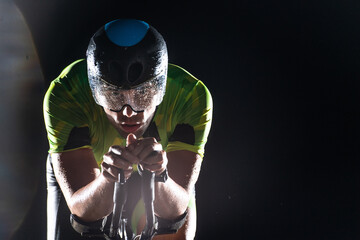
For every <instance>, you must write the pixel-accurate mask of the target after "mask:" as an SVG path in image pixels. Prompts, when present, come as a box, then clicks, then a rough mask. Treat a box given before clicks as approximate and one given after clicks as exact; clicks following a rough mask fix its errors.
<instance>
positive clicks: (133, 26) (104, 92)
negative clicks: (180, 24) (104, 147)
mask: <svg viewBox="0 0 360 240" xmlns="http://www.w3.org/2000/svg"><path fill="white" fill-rule="evenodd" d="M86 55H87V67H88V78H89V84H90V88H91V91H92V94H93V97H94V99H95V101H96V103H97V104H99V105H100V106H103V107H106V108H108V109H111V110H113V111H119V110H121V109H122V108H123V107H124V106H125V105H129V106H131V108H132V109H133V110H134V111H143V110H144V109H146V108H147V107H149V106H151V105H152V104H156V106H157V105H159V104H160V103H161V101H162V99H163V96H164V94H165V88H166V78H167V67H168V56H167V48H166V43H165V41H164V39H163V37H162V36H161V35H160V33H158V32H157V31H156V29H155V28H153V27H152V26H150V25H149V24H147V23H146V22H143V21H139V20H133V19H119V20H115V21H112V22H109V23H107V24H106V25H105V26H103V27H101V28H100V29H99V30H98V31H97V32H96V33H95V34H94V35H93V37H92V38H91V40H90V43H89V46H88V49H87V54H86Z"/></svg>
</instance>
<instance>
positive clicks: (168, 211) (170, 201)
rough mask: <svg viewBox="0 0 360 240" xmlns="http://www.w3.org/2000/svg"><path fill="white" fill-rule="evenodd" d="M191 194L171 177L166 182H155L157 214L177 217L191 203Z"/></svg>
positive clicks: (165, 216) (172, 217)
mask: <svg viewBox="0 0 360 240" xmlns="http://www.w3.org/2000/svg"><path fill="white" fill-rule="evenodd" d="M189 201H190V194H189V193H188V192H187V191H186V190H185V189H184V188H183V187H181V186H180V185H179V184H177V183H176V182H175V181H173V180H172V179H171V178H169V179H168V180H167V181H166V183H162V182H157V183H156V184H155V201H154V208H155V214H156V215H158V216H159V217H162V218H165V219H175V218H177V217H179V216H180V215H181V214H183V213H184V212H185V210H186V208H187V206H188V204H189Z"/></svg>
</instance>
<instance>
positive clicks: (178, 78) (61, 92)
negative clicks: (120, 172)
mask: <svg viewBox="0 0 360 240" xmlns="http://www.w3.org/2000/svg"><path fill="white" fill-rule="evenodd" d="M44 119H45V125H46V130H47V136H48V140H49V145H50V149H49V153H59V152H66V151H71V150H74V149H79V148H91V149H92V151H93V153H94V156H95V158H96V161H97V162H98V164H100V163H101V161H102V156H103V155H104V154H105V153H106V152H107V151H108V149H109V147H110V146H112V145H121V146H124V145H125V144H126V143H125V141H126V140H125V139H124V138H123V137H122V136H121V135H120V134H119V133H118V132H117V131H116V130H115V128H114V127H113V126H112V125H111V124H110V123H109V121H108V119H107V117H106V115H105V112H104V110H103V108H102V107H101V106H99V105H97V104H96V103H95V101H94V99H93V97H92V94H91V90H90V87H89V83H88V79H87V67H86V61H84V60H78V61H76V62H74V63H72V64H71V65H69V66H68V67H67V68H65V69H64V70H63V72H62V73H61V74H60V75H59V77H58V78H56V79H55V80H54V81H52V82H51V85H50V87H49V89H48V91H47V93H46V95H45V98H44ZM211 120H212V98H211V95H210V93H209V91H208V89H207V88H206V86H205V85H204V84H203V83H202V82H201V81H200V80H198V79H196V78H195V77H194V76H192V75H191V74H190V73H188V72H187V71H185V70H184V69H182V68H180V67H178V66H176V65H172V64H169V67H168V78H167V85H166V93H165V96H164V99H163V101H162V103H161V104H160V105H159V106H158V107H157V110H156V113H155V115H154V118H153V120H152V123H151V124H150V126H149V128H148V130H147V131H146V132H145V133H144V137H146V136H151V137H155V138H156V139H157V140H158V142H160V143H161V144H162V146H163V149H164V150H166V151H167V152H170V151H175V150H189V151H192V152H195V153H198V154H199V155H200V156H202V157H203V156H204V148H205V143H206V141H207V137H208V134H209V130H210V126H211Z"/></svg>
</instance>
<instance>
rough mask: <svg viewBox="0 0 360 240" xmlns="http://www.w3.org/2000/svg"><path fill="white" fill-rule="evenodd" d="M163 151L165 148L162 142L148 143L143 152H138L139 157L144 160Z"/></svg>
mask: <svg viewBox="0 0 360 240" xmlns="http://www.w3.org/2000/svg"><path fill="white" fill-rule="evenodd" d="M162 151H163V149H162V146H161V144H160V143H152V144H148V145H146V146H145V147H144V148H143V149H142V150H141V152H139V153H138V157H139V159H142V160H144V159H145V158H148V157H151V156H155V155H157V154H161V152H162Z"/></svg>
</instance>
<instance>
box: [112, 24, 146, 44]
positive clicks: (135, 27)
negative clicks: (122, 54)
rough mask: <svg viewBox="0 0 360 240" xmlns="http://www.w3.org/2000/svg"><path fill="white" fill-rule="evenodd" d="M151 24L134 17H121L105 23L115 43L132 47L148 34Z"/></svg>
mask: <svg viewBox="0 0 360 240" xmlns="http://www.w3.org/2000/svg"><path fill="white" fill-rule="evenodd" d="M148 29H149V24H147V23H146V22H143V21H139V20H133V19H119V20H115V21H112V22H109V23H107V24H106V25H105V32H106V34H107V36H108V38H109V39H110V41H112V42H113V43H115V44H116V45H119V46H121V47H130V46H134V45H135V44H137V43H139V42H140V41H141V40H142V39H143V38H144V37H145V35H146V33H147V31H148Z"/></svg>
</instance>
